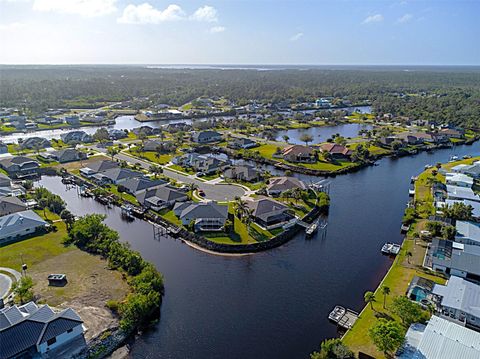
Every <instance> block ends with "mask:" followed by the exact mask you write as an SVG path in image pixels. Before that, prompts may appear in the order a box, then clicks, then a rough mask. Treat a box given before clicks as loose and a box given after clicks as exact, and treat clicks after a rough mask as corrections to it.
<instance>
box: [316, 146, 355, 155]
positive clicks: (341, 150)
mask: <svg viewBox="0 0 480 359" xmlns="http://www.w3.org/2000/svg"><path fill="white" fill-rule="evenodd" d="M320 148H321V149H322V151H324V152H329V153H331V154H342V155H344V156H348V155H350V154H351V153H352V151H350V150H349V149H348V148H347V147H345V146H342V145H339V144H337V143H325V144H323V145H322V146H320Z"/></svg>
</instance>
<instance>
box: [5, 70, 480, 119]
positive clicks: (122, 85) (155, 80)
mask: <svg viewBox="0 0 480 359" xmlns="http://www.w3.org/2000/svg"><path fill="white" fill-rule="evenodd" d="M145 96H149V99H148V100H146V102H147V104H148V103H167V104H170V105H174V106H179V105H182V104H184V103H186V102H188V101H191V100H193V99H195V98H197V97H199V96H207V97H213V96H218V97H220V96H224V97H226V98H228V99H231V100H234V101H235V102H236V103H237V104H245V103H247V102H248V101H249V100H251V99H258V100H260V101H269V102H270V101H271V102H280V101H283V100H290V101H295V102H304V101H313V100H315V99H316V98H318V97H326V96H333V97H339V98H348V99H349V100H350V101H352V103H360V102H362V101H364V100H371V101H372V104H373V107H374V110H375V111H377V112H378V113H393V114H395V115H405V116H410V117H414V118H427V119H431V120H438V121H441V122H451V123H456V124H463V125H465V126H469V127H476V126H477V124H476V122H477V121H478V119H479V118H480V116H479V115H480V71H478V69H476V68H468V67H466V68H463V69H462V68H454V69H451V70H448V68H438V69H436V68H434V67H433V68H425V69H422V68H417V69H415V70H412V71H404V70H401V69H398V68H391V69H388V68H378V69H375V68H369V69H368V70H365V69H364V70H362V69H337V70H327V69H288V70H272V71H257V70H235V69H229V70H216V69H196V70H189V69H150V68H144V67H139V66H45V67H42V66H37V67H33V66H31V67H14V66H9V67H8V66H3V67H0V106H2V107H13V106H16V107H21V108H26V109H29V110H31V111H33V113H38V112H39V111H43V110H45V109H47V108H55V107H70V108H75V107H95V106H96V105H97V104H102V103H104V102H110V101H124V100H129V99H133V98H134V97H145ZM142 105H144V103H140V104H139V106H142Z"/></svg>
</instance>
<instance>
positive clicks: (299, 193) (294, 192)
mask: <svg viewBox="0 0 480 359" xmlns="http://www.w3.org/2000/svg"><path fill="white" fill-rule="evenodd" d="M291 196H292V198H293V199H294V200H295V204H297V203H298V200H300V199H302V190H301V189H300V188H298V187H296V188H293V189H292V192H291Z"/></svg>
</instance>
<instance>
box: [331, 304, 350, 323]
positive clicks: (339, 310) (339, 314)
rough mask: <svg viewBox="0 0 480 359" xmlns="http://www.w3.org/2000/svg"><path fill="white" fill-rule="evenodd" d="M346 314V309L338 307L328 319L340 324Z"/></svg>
mask: <svg viewBox="0 0 480 359" xmlns="http://www.w3.org/2000/svg"><path fill="white" fill-rule="evenodd" d="M346 312H347V310H346V309H345V308H344V307H341V306H339V305H337V306H335V308H333V310H332V311H331V312H330V314H329V315H328V319H330V320H331V321H333V322H335V323H338V322H339V321H340V319H342V317H343V316H344V315H345V313H346Z"/></svg>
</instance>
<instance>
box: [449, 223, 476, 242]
mask: <svg viewBox="0 0 480 359" xmlns="http://www.w3.org/2000/svg"><path fill="white" fill-rule="evenodd" d="M455 230H456V234H455V242H458V243H464V244H470V245H477V246H480V224H479V223H475V222H469V221H460V220H457V221H456V224H455Z"/></svg>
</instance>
